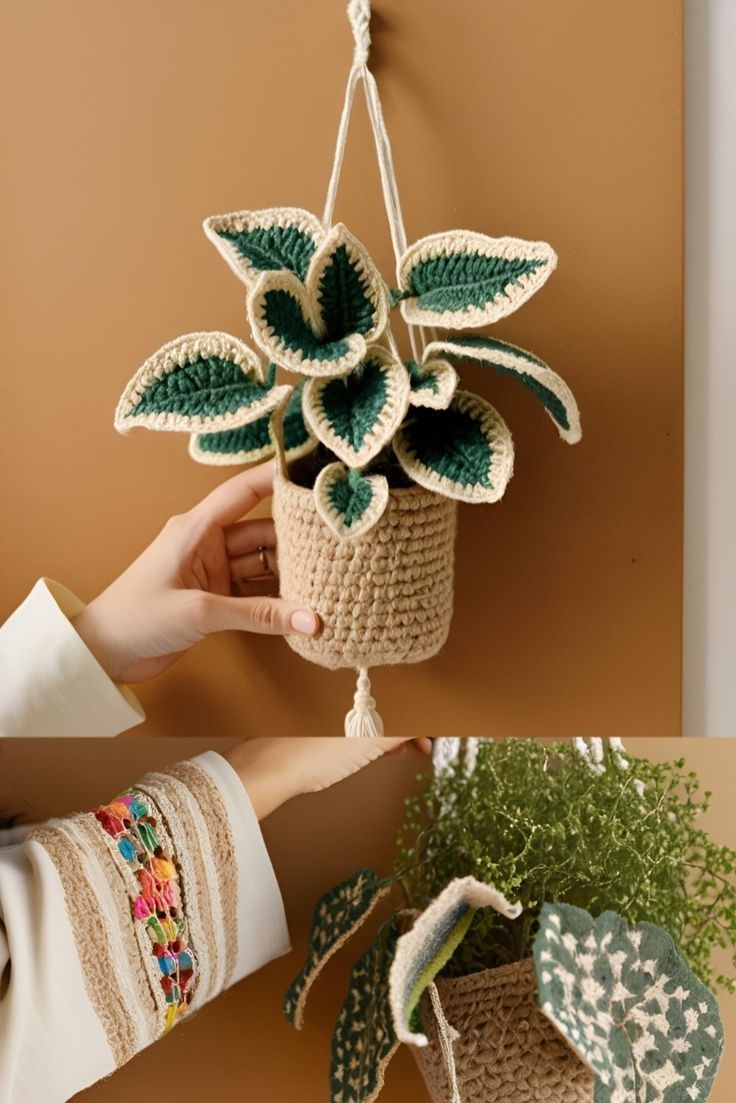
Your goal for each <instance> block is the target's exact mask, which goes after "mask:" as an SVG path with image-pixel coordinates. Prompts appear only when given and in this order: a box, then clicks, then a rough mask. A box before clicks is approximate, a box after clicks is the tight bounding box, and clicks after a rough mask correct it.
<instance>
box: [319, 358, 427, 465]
mask: <svg viewBox="0 0 736 1103" xmlns="http://www.w3.org/2000/svg"><path fill="white" fill-rule="evenodd" d="M408 404H409V377H408V374H407V372H406V369H405V367H404V365H403V364H402V363H401V361H399V360H395V359H394V358H393V357H392V356H391V355H390V354H389V353H387V352H386V351H385V350H384V349H381V348H377V347H376V348H373V349H372V350H371V352H370V354H369V357H368V359H366V360H364V361H363V363H362V364H359V365H358V367H356V368H355V369H354V370H353V371H352V372H351V373H350V375H348V376H345V377H344V378H341V379H310V380H309V382H308V383H307V386H306V390H305V392H304V416H305V418H306V420H307V422H308V424H309V426H310V428H311V429H312V432H313V433H314V434H315V436H316V437H317V438H318V439H319V440H321V441H322V443H323V444H324V445H326V447H327V448H329V449H330V450H331V451H332V452H334V453H335V455H336V456H338V457H339V458H340V459H341V460H343V462H344V463H346V464H348V465H349V466H350V467H363V466H364V465H365V464H366V463H368V461H369V460H371V459H373V457H374V456H377V455H378V453H379V452H380V451H381V449H382V448H383V447H384V446H385V445H386V444H387V443H388V442H389V441H390V440H391V438H392V437H393V435H394V433H395V432H396V430H397V429H398V427H399V425H400V424H401V422H402V420H403V418H404V415H405V413H406V410H407V407H408Z"/></svg>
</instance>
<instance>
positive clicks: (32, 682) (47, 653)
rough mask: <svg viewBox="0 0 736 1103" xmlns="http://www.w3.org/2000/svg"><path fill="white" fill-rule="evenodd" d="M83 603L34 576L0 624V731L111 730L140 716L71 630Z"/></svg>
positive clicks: (60, 733) (84, 733)
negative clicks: (27, 591) (31, 584)
mask: <svg viewBox="0 0 736 1103" xmlns="http://www.w3.org/2000/svg"><path fill="white" fill-rule="evenodd" d="M83 608H84V605H83V603H82V602H81V601H79V599H78V598H76V597H75V596H74V594H72V593H71V591H69V590H67V589H66V587H64V586H61V585H59V583H58V582H52V581H51V580H50V579H40V580H39V581H38V582H37V583H36V585H35V586H34V587H33V589H32V590H31V592H30V594H29V595H28V597H27V598H26V600H25V601H24V602H23V604H22V605H20V606H19V608H18V609H16V611H15V612H14V613H13V614H12V616H11V617H9V619H8V620H7V621H6V622H5V624H4V625H2V627H0V736H36V737H38V738H41V737H46V738H48V737H53V736H62V737H63V736H66V737H72V736H77V737H80V736H98V737H99V736H113V735H119V734H120V732H123V731H126V730H127V729H128V728H131V727H133V725H135V724H140V722H141V721H142V720H144V719H145V713H144V712H143V709H142V708H141V706H140V704H139V703H138V700H137V698H136V697H135V695H134V694H133V693H132V692H131V691H130V690H129V689H128V688H127V686H117V685H115V683H114V682H112V681H111V680H110V678H108V676H107V674H106V673H105V671H104V670H103V669H102V667H101V666H100V664H99V663H98V662H97V660H96V659H95V657H94V656H93V655H92V653H91V652H90V651H89V650H88V648H87V647H86V646H85V644H84V643H83V642H82V639H81V637H80V636H79V635H77V633H76V631H75V630H74V627H73V626H72V624H71V622H70V618H71V617H74V616H76V615H77V614H78V613H80V612H81V611H82V609H83Z"/></svg>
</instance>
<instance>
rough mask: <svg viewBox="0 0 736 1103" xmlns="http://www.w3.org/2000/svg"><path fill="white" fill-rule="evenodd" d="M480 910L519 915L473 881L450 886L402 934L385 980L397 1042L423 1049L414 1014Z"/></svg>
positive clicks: (466, 879) (487, 887)
mask: <svg viewBox="0 0 736 1103" xmlns="http://www.w3.org/2000/svg"><path fill="white" fill-rule="evenodd" d="M479 908H493V909H494V910H495V911H497V912H499V913H500V914H501V915H504V916H506V917H507V918H508V919H516V918H518V916H519V915H520V914H521V905H520V904H511V903H509V901H508V900H507V899H506V898H505V897H504V896H503V895H502V893H500V892H498V890H497V889H494V888H493V886H492V885H487V884H484V883H483V882H482V881H476V879H475V878H474V877H457V878H456V879H455V880H454V881H451V882H450V884H449V885H447V886H446V887H445V888H444V889H443V890H442V892H441V893H440V894H439V896H437V897H436V898H435V899H434V900H433V901H432V903H431V904H429V905H428V906H427V907H426V908H425V909H424V911H423V912H422V914H421V915H420V916H419V917H418V918H417V919H416V921H415V923H414V925H413V927H412V928H411V930H410V931H407V933H406V934H403V935H402V936H401V938H400V939H399V941H398V944H397V946H396V953H395V954H394V959H393V962H392V964H391V972H390V977H389V1000H390V1004H391V1014H392V1017H393V1024H394V1030H395V1032H396V1036H397V1038H398V1039H399V1041H401V1042H408V1043H409V1044H410V1045H416V1046H425V1045H426V1044H427V1038H426V1036H425V1035H424V1034H422V1033H421V1032H420V1031H419V1030H418V1029H417V1027H418V1024H417V1023H416V1017H415V1012H416V1010H417V1008H418V1007H419V1002H420V1000H421V998H422V995H423V993H424V992H425V991H426V989H427V988H428V987H429V985H430V984H431V983H432V982H433V981H434V978H435V977H436V976H437V974H438V973H439V972H440V970H442V969H443V968H444V967H445V965H446V964H447V962H448V961H449V960H450V958H451V957H452V955H453V954H454V952H455V950H456V949H457V947H458V946H459V945H460V943H461V942H462V940H463V938H464V937H465V934H466V932H467V930H468V927H469V926H470V924H471V922H472V919H473V916H474V915H475V913H476V911H477V910H478V909H479Z"/></svg>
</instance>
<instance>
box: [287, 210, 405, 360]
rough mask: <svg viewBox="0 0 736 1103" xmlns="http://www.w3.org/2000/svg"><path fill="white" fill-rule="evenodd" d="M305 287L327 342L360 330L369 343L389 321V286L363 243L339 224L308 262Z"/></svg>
mask: <svg viewBox="0 0 736 1103" xmlns="http://www.w3.org/2000/svg"><path fill="white" fill-rule="evenodd" d="M306 286H307V291H308V294H309V298H310V301H311V302H312V305H313V308H314V311H315V314H316V315H317V317H318V319H319V326H320V332H321V333H324V335H325V338H326V339H327V340H328V341H338V340H340V339H341V338H344V337H348V336H349V335H350V334H351V333H360V334H361V335H362V336H363V337H364V338H365V341H366V344H369V343H370V342H371V341H372V340H374V339H375V338H376V337H377V336H378V334H379V333H380V332H381V330H382V329H383V328H384V326H385V324H386V318H387V314H388V308H387V303H386V285H385V284H384V282H383V280H382V279H381V277H380V275H379V273H378V271H377V270H376V267H375V265H374V264H373V261H372V260H371V258H370V256H369V255H368V253H367V251H366V249H365V248H364V246H363V245H361V243H360V242H359V241H358V240H357V238H354V237H353V235H352V234H351V233H350V232H349V231H348V230H346V228H345V227H344V226H343V225H342V223H338V224H337V225H336V226H333V228H332V229H331V230H330V232H329V234H328V235H327V237H326V238H325V240H324V241H323V242H322V244H321V245H320V247H319V249H318V250H317V252H316V253H315V255H314V257H313V258H312V261H311V263H310V265H309V272H308V273H307V278H306Z"/></svg>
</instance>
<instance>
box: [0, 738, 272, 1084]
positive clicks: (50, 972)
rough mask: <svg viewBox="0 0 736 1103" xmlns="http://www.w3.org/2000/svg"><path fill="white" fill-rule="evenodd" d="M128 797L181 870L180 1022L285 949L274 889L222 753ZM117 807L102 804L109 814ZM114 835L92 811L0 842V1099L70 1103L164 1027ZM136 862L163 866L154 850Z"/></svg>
mask: <svg viewBox="0 0 736 1103" xmlns="http://www.w3.org/2000/svg"><path fill="white" fill-rule="evenodd" d="M130 794H132V795H133V798H134V799H135V800H136V801H137V802H139V803H138V804H137V805H135V806H134V812H133V813H131V814H132V815H141V816H142V814H143V811H142V807H141V806H142V805H145V811H146V814H147V815H148V820H147V821H141V822H148V823H149V824H153V825H154V827H153V829H154V831H155V832H156V836H157V838H156V841H157V842H158V843H159V844H160V848H161V849H160V851H159V853H162V854H163V855H164V857H165V860H167V861H168V860H171V863H172V865H173V866H174V867H175V868H176V876H175V878H174V880H175V881H176V884H177V890H176V891H177V893H178V894H180V899H181V907H180V908H179V910H178V911H174V912H173V913H172V914H174V915H175V916H176V917H177V919H179V920H180V921H181V923H182V928H181V930H180V932H179V935H178V938H179V939H180V941H178V942H177V943H173V942H172V943H170V944H169V948H171V950H172V952H178V949H177V948H179V949H181V948H184V949H185V953H186V954H189V955H190V958H192V959H193V960H194V980H193V982H192V984H191V992H190V1000H188V1001H186V1005H185V1006H183V1007H182V1009H181V1010H182V1014H183V1015H186V1016H188V1015H189V1014H190V1013H191V1012H193V1011H195V1010H196V1009H197V1008H198V1007H200V1006H201V1005H202V1004H203V1003H205V1002H207V1001H208V1000H210V999H212V998H214V997H215V996H217V995H218V994H219V992H221V991H222V990H223V989H224V988H227V987H229V986H230V985H231V984H234V983H235V982H236V981H239V980H241V979H242V978H243V977H245V976H247V975H248V974H249V973H252V972H254V971H255V970H256V969H258V968H260V967H261V966H262V965H265V964H266V963H267V962H268V961H270V960H271V959H272V958H274V957H277V956H279V955H281V954H285V953H287V952H288V950H289V935H288V930H287V927H286V918H285V915H284V908H283V903H282V900H281V894H280V892H279V887H278V883H277V881H276V876H275V874H274V871H273V868H272V866H271V862H270V859H269V857H268V853H267V851H266V847H265V843H264V841H263V837H262V835H261V831H260V828H259V825H258V822H257V820H256V816H255V814H254V812H253V809H252V807H251V805H250V802H249V800H248V796H247V794H246V791H245V789H244V788H243V786H242V784H241V782H240V779H239V778H238V776H237V774H235V772H234V771H233V770H232V768H231V767H230V765H229V764H228V763H227V762H226V761H225V760H224V759H223V758H221V757H220V755H218V754H215V753H214V752H208V753H207V754H205V755H200V756H199V757H198V758H196V759H193V760H192V761H190V762H185V763H180V764H179V765H177V766H173V767H170V768H168V769H167V770H163V771H160V772H157V773H152V774H148V775H146V777H144V778H142V779H141V780H140V781H139V782H138V783H137V784H136V785H135V786H133V788H132V790H130V791H128V794H125V796H128V797H130ZM118 799H119V798H118ZM116 807H119V806H118V805H116V804H115V802H111V804H110V805H107V806H105V808H106V809H112V810H113V811H112V812H110V815H111V816H114V814H115V813H114V809H115V808H116ZM149 813H150V815H149ZM105 823H106V824H107V827H106V826H105ZM116 829H117V828H116V824H115V823H114V822H111V821H110V820H109V819H108V820H100V819H98V818H97V817H96V816H95V814H94V813H90V812H87V813H79V814H77V815H74V816H70V817H65V818H63V819H61V820H51V821H49V822H48V823H47V824H43V825H41V826H40V827H36V828H34V829H32V830H31V831H30V833H29V834H28V835H27V836H26V838H25V839H23V840H22V841H21V842H14V845H12V846H6V847H3V846H2V844H1V843H0V1103H38V1101H39V1100H43V1101H44V1103H64V1101H66V1100H67V1099H69V1098H70V1097H71V1096H72V1095H74V1094H75V1093H76V1092H78V1091H81V1090H82V1089H84V1088H86V1087H89V1086H90V1085H91V1084H93V1083H95V1082H96V1081H97V1080H98V1079H100V1078H101V1077H103V1076H108V1075H109V1074H110V1073H112V1072H114V1071H115V1069H116V1068H118V1067H119V1066H120V1065H122V1064H124V1063H125V1062H126V1061H127V1060H129V1059H130V1058H131V1057H132V1056H133V1055H134V1054H135V1053H136V1052H138V1051H139V1050H140V1049H142V1048H144V1047H145V1046H147V1045H149V1044H150V1043H152V1042H154V1041H156V1040H157V1039H158V1038H159V1037H161V1036H162V1035H163V1033H164V1032H165V1029H166V1016H167V1012H168V1010H169V1005H168V1004H167V1002H166V995H165V990H164V989H163V988H162V984H163V983H164V982H163V981H162V973H161V971H160V970H159V968H158V959H157V957H156V956H155V955H154V954H152V953H151V949H152V941H153V942H154V943H155V939H152V937H151V932H150V931H149V930H148V929H147V926H148V919H147V916H146V914H145V909H144V914H142V915H141V914H140V910H139V909H137V908H136V906H135V902H136V900H139V899H140V895H141V882H140V881H139V880H138V868H139V867H138V864H137V859H134V860H132V861H131V859H130V858H126V857H125V854H124V852H123V851H122V850H121V849H120V846H119V842H120V841H121V840H124V838H125V836H124V835H123V834H115V830H116ZM111 830H112V832H113V833H112V834H111ZM128 837H130V835H129V833H128ZM0 838H1V836H0ZM16 838H17V836H16ZM136 848H137V849H138V850H143V849H144V848H143V847H142V846H140V845H139V844H138V843H136ZM141 857H145V858H146V862H147V863H149V868H157V867H155V866H154V865H153V864H152V863H153V862H154V853H153V851H151V852H150V853H149V854H148V855H147V856H146V855H142V856H141ZM158 917H159V919H162V913H161V912H158ZM151 918H153V917H151ZM164 922H170V920H169V919H166V920H164ZM175 1018H176V1017H175ZM176 1021H178V1018H177V1019H176ZM174 1028H175V1027H174Z"/></svg>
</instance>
